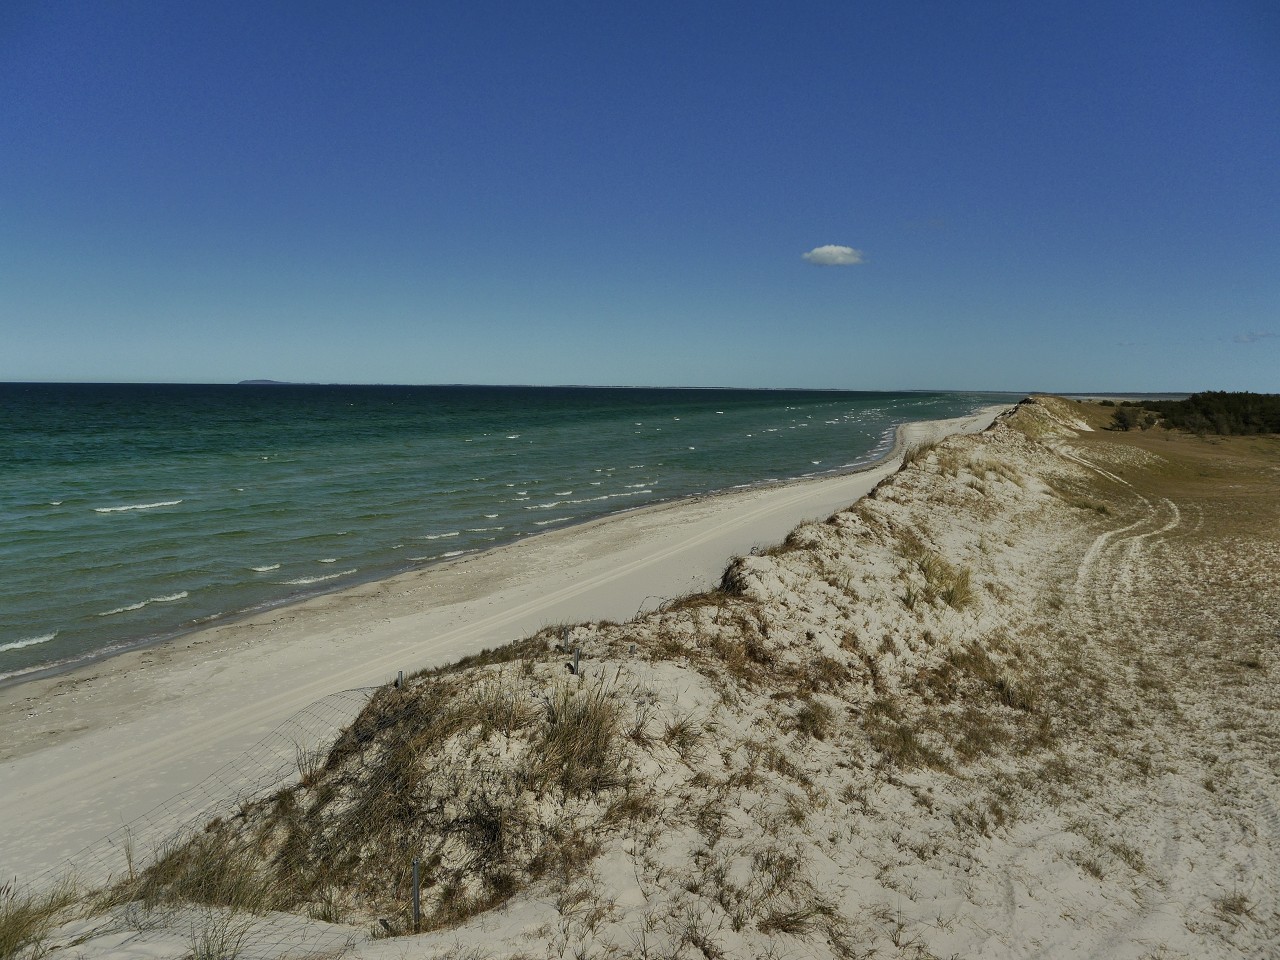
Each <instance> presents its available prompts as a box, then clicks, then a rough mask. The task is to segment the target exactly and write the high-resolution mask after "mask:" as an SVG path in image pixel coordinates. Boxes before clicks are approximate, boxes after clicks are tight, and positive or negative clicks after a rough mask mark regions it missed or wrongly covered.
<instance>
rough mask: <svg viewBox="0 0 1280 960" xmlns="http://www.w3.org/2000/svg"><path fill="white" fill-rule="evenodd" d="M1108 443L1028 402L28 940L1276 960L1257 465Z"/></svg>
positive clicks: (468, 670) (1272, 714)
mask: <svg viewBox="0 0 1280 960" xmlns="http://www.w3.org/2000/svg"><path fill="white" fill-rule="evenodd" d="M1105 420H1106V416H1105V413H1103V412H1101V411H1099V410H1098V409H1097V408H1092V407H1090V406H1088V405H1082V404H1076V403H1072V402H1068V401H1064V400H1060V399H1057V398H1051V397H1036V398H1033V399H1031V400H1029V401H1026V402H1024V403H1022V404H1020V405H1019V406H1018V407H1017V408H1015V409H1014V410H1013V411H1011V412H1010V413H1008V414H1005V415H1003V416H1002V417H1000V418H999V419H998V421H997V422H996V423H995V424H994V425H993V426H992V427H991V428H990V429H988V430H986V431H985V432H983V433H981V434H975V435H963V436H953V437H950V438H948V439H946V440H944V441H942V442H941V443H938V444H937V445H933V446H927V447H921V448H917V449H916V450H914V451H912V452H911V453H910V454H909V456H908V457H907V459H906V462H905V464H904V466H903V469H902V470H900V471H899V472H898V473H896V474H894V475H893V476H891V477H889V478H888V479H886V480H885V481H883V482H882V483H881V484H880V485H879V486H878V487H877V488H876V489H875V490H874V491H873V493H872V494H871V495H869V496H868V497H866V498H864V499H862V500H860V501H858V502H857V503H856V504H854V505H852V506H851V507H849V508H848V509H845V510H842V511H840V512H838V513H836V514H834V515H832V516H831V517H830V518H829V519H828V520H826V521H825V522H820V523H811V524H806V525H803V526H801V527H798V528H797V529H796V530H795V531H794V532H793V533H792V534H791V535H790V536H789V537H788V538H787V540H786V541H785V542H784V543H783V544H782V545H781V546H779V547H777V548H775V549H772V550H769V551H766V552H763V553H760V554H756V555H751V556H746V557H742V558H738V559H736V560H734V561H733V562H732V563H731V564H730V565H729V567H728V568H727V569H726V571H725V574H724V578H723V581H722V583H721V585H720V587H719V589H717V590H713V591H711V592H708V593H703V594H698V595H694V596H688V597H683V598H680V599H677V600H673V601H669V602H668V603H666V604H665V605H663V607H662V608H661V609H659V610H657V611H654V612H652V613H648V614H646V615H643V616H641V617H638V618H637V619H635V620H633V621H631V622H627V623H588V624H579V625H560V626H556V627H551V628H548V629H545V630H543V631H541V632H539V633H537V634H535V635H534V636H532V637H529V638H527V639H525V640H522V641H519V642H517V643H515V644H513V645H510V646H507V647H503V648H500V649H497V650H493V651H489V652H487V653H485V654H482V655H480V656H476V657H471V658H468V659H466V660H464V661H462V662H460V663H457V664H455V665H452V666H448V667H444V668H439V669H435V670H432V671H428V672H424V673H422V674H420V675H417V676H413V677H410V678H408V680H407V682H406V683H405V685H404V686H403V688H396V687H395V686H388V687H385V688H381V689H380V690H379V691H378V692H377V693H375V694H374V696H373V697H372V699H371V700H370V702H369V704H368V706H367V708H366V709H365V710H364V711H363V712H362V713H361V714H360V716H359V718H358V719H357V720H356V722H355V723H354V724H353V725H352V726H351V727H350V728H348V729H347V730H346V731H345V732H344V733H343V734H342V735H341V736H339V738H338V739H337V740H336V741H335V742H334V743H333V744H332V745H331V746H330V747H328V748H326V749H325V750H322V751H320V752H317V753H314V754H307V755H303V754H301V753H300V754H299V757H298V766H299V777H298V782H297V783H296V784H294V785H291V786H289V787H287V788H285V789H283V790H280V791H279V792H276V793H274V794H272V795H271V796H267V797H264V798H261V799H260V800H258V801H255V802H251V803H246V804H244V805H242V806H241V807H240V808H239V809H238V810H237V811H236V812H235V813H234V814H233V815H230V816H227V817H224V818H222V819H219V820H216V821H214V822H212V823H209V824H207V825H202V826H201V828H200V829H199V830H198V831H196V832H194V833H193V834H191V838H190V839H188V840H185V841H184V842H182V843H180V844H173V845H171V846H169V847H167V848H165V849H164V850H162V851H160V852H161V854H162V857H161V859H160V860H159V861H158V862H154V863H152V865H151V866H149V867H148V866H147V865H146V863H147V859H148V858H147V857H145V856H142V855H140V857H139V862H138V863H137V864H136V865H135V867H134V869H133V873H132V876H127V875H126V876H123V877H121V878H120V881H119V883H118V884H116V885H115V886H114V887H112V888H110V889H109V890H107V891H105V892H104V891H98V892H96V893H94V894H93V895H92V896H90V897H89V898H88V899H86V898H84V897H81V898H80V899H79V901H77V904H74V905H72V906H70V907H68V908H66V910H64V912H63V913H61V914H58V915H56V916H55V917H54V918H53V919H54V922H52V923H51V924H50V932H49V939H48V940H47V941H46V942H45V944H44V945H45V946H46V947H48V946H51V945H57V944H70V943H72V942H74V943H75V944H76V950H77V951H78V952H79V953H80V954H82V955H85V956H120V957H123V956H135V955H138V956H141V955H144V954H145V955H147V956H165V955H170V954H172V955H173V956H181V955H183V954H194V955H197V956H202V955H214V954H217V955H221V956H230V955H239V956H281V955H285V954H286V953H287V954H289V955H291V956H301V955H319V954H330V955H331V954H335V953H342V954H346V955H350V956H362V957H375V956H376V957H382V956H386V957H392V956H397V957H398V956H402V955H412V956H421V957H458V958H462V957H468V958H483V957H494V958H513V957H539V958H540V957H689V958H697V957H744V958H745V957H862V956H870V955H875V956H889V957H894V956H904V957H930V956H937V957H947V956H961V957H968V956H983V957H1026V956H1049V957H1054V956H1062V957H1068V956H1070V957H1081V956H1099V957H1101V956H1106V957H1178V956H1187V957H1191V956H1195V957H1236V956H1241V957H1258V956H1268V955H1277V954H1276V953H1275V951H1277V949H1280V912H1278V910H1280V905H1278V904H1277V899H1276V897H1277V890H1276V884H1275V877H1277V876H1280V816H1278V815H1277V808H1276V804H1277V800H1276V798H1277V797H1280V771H1278V769H1277V763H1278V761H1277V756H1278V755H1280V751H1278V750H1277V746H1278V745H1280V744H1278V743H1277V741H1278V740H1280V736H1278V732H1280V731H1278V730H1277V726H1278V725H1277V720H1276V717H1277V714H1276V709H1277V706H1278V705H1280V698H1278V697H1277V683H1276V679H1275V677H1276V672H1277V669H1280V667H1278V666H1277V663H1276V646H1277V643H1280V640H1278V639H1277V638H1278V637H1280V590H1277V587H1278V586H1280V583H1278V582H1277V581H1278V580H1280V574H1277V571H1278V570H1280V532H1278V531H1280V524H1278V523H1277V522H1276V521H1277V520H1278V519H1280V515H1278V514H1280V506H1278V503H1280V498H1277V497H1276V496H1275V493H1276V490H1277V487H1280V470H1278V468H1280V447H1278V446H1277V444H1276V442H1275V441H1274V440H1272V439H1257V438H1254V439H1250V440H1247V441H1246V440H1242V441H1240V442H1238V443H1237V442H1234V441H1232V442H1226V443H1221V444H1217V445H1213V444H1209V443H1207V442H1206V441H1203V440H1200V439H1197V438H1190V437H1184V436H1177V435H1172V434H1163V432H1162V431H1150V432H1147V433H1143V434H1141V435H1136V434H1135V435H1132V436H1131V435H1129V434H1119V435H1117V434H1109V433H1101V432H1098V431H1096V430H1091V429H1090V421H1092V423H1093V426H1095V427H1096V426H1100V425H1102V424H1103V423H1104V422H1105ZM575 651H576V652H577V654H576V655H577V662H578V672H577V673H576V674H575V673H573V672H571V671H570V669H569V668H568V664H570V663H572V662H573V661H574V659H575ZM415 858H416V859H417V860H418V862H419V863H418V869H419V874H420V883H421V897H420V920H419V923H418V929H419V931H421V932H419V933H418V934H417V935H416V936H415V935H414V934H413V914H412V899H413V897H412V877H413V861H414V860H415ZM87 904H88V905H90V906H86V905H87ZM58 924H63V925H62V926H60V927H59V926H58ZM211 944H212V946H210V945H211ZM206 948H208V949H206ZM214 948H216V949H214ZM202 950H204V951H205V952H204V953H202ZM209 951H212V952H209Z"/></svg>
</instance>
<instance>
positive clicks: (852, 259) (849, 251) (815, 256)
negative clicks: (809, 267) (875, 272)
mask: <svg viewBox="0 0 1280 960" xmlns="http://www.w3.org/2000/svg"><path fill="white" fill-rule="evenodd" d="M804 258H805V259H806V260H808V261H809V262H810V263H816V264H817V265H818V266H820V267H851V266H853V265H854V264H855V263H861V262H862V251H861V250H855V249H853V247H842V246H840V245H839V244H835V243H828V244H827V245H826V246H825V247H814V248H813V249H812V250H810V251H809V252H808V253H806V254H805V255H804Z"/></svg>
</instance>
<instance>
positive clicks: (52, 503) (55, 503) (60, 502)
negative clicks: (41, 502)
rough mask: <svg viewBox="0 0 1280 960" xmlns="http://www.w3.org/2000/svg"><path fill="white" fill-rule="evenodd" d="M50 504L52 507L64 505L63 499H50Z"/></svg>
mask: <svg viewBox="0 0 1280 960" xmlns="http://www.w3.org/2000/svg"><path fill="white" fill-rule="evenodd" d="M49 506H51V507H60V506H62V501H61V500H50V501H49Z"/></svg>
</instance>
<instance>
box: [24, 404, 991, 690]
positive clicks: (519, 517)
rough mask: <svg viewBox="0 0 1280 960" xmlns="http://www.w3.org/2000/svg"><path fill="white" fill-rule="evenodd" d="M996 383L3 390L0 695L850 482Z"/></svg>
mask: <svg viewBox="0 0 1280 960" xmlns="http://www.w3.org/2000/svg"><path fill="white" fill-rule="evenodd" d="M1013 399H1016V398H1013V397H1011V396H1010V395H1009V394H1000V393H951V392H936V393H933V392H904V393H881V392H875V393H870V392H844V391H817V390H723V389H650V388H612V387H521V386H462V385H459V386H339V385H334V386H326V385H291V384H221V385H192V384H64V383H59V384H47V383H9V384H0V682H8V683H12V682H17V681H18V680H20V679H22V678H24V677H29V676H32V675H35V674H36V673H37V672H43V671H46V670H48V669H50V668H59V667H66V666H72V665H75V664H76V663H79V662H83V661H86V660H90V659H94V658H98V657H101V656H104V655H109V654H111V653H113V652H117V651H121V650H125V649H129V648H130V647H134V646H138V645H142V644H146V643H150V642H154V641H157V640H161V639H164V638H167V637H172V636H176V635H180V634H182V633H184V632H187V631H190V630H192V629H194V628H198V627H200V626H203V625H207V624H211V623H214V622H217V621H218V620H220V619H225V618H231V617H236V616H241V615H244V614H245V613H248V612H252V611H257V610H261V609H264V608H267V607H271V606H274V605H278V604H281V603H285V602H288V601H290V600H293V599H296V598H300V597H303V596H306V595H309V594H315V593H319V592H326V591H331V590H336V589H341V588H343V587H345V586H349V585H352V584H355V583H358V582H362V581H368V580H373V579H377V578H381V577H386V576H389V575H392V574H395V573H398V572H401V571H405V570H409V569H412V568H414V567H420V566H424V565H427V564H435V563H441V562H446V561H449V560H451V559H453V558H456V557H459V556H463V555H465V554H469V553H473V552H475V551H479V550H485V549H490V548H492V547H495V546H499V545H502V544H507V543H511V542H513V541H515V540H519V539H521V538H524V537H530V536H536V535H537V534H539V533H541V532H543V531H547V530H552V529H555V528H557V527H564V526H567V525H570V524H577V523H583V522H585V521H587V520H591V519H594V518H597V517H601V516H603V515H605V514H610V513H614V512H617V511H621V510H630V509H635V508H637V507H641V506H644V505H647V504H652V503H656V502H659V501H667V500H674V499H678V498H683V497H690V496H695V495H702V494H709V493H714V492H717V491H723V490H730V489H734V488H743V487H750V486H753V485H758V484H768V483H777V482H780V481H786V480H791V479H796V478H801V477H811V476H818V475H823V474H830V473H837V472H843V471H849V470H854V469H858V468H860V467H864V466H866V465H868V464H870V463H872V462H873V461H875V460H877V459H878V458H881V457H883V456H884V455H885V454H886V453H887V452H888V451H889V449H890V448H891V447H892V444H893V440H894V434H895V430H896V428H897V427H898V425H899V424H902V423H904V422H907V421H912V420H932V419H943V418H950V417H956V416H962V415H965V414H968V413H971V412H973V411H975V410H977V409H978V408H980V407H982V406H985V405H988V404H992V403H1008V402H1011V400H1013Z"/></svg>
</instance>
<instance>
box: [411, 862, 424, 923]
mask: <svg viewBox="0 0 1280 960" xmlns="http://www.w3.org/2000/svg"><path fill="white" fill-rule="evenodd" d="M421 923H422V894H421V886H420V885H419V883H418V858H417V857H414V858H413V932H414V933H417V932H418V927H419V926H420V925H421Z"/></svg>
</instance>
